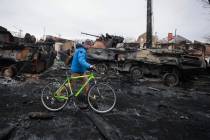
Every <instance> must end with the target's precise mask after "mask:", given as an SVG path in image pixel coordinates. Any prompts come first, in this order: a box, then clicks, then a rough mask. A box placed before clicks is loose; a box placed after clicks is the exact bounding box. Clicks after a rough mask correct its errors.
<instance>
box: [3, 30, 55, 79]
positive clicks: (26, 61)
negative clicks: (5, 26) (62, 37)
mask: <svg viewBox="0 0 210 140" xmlns="http://www.w3.org/2000/svg"><path fill="white" fill-rule="evenodd" d="M7 36H8V37H7ZM9 37H10V38H13V36H11V34H10V33H9V32H8V31H5V30H4V32H0V72H1V75H3V76H6V77H12V76H15V75H16V74H20V73H40V72H43V71H44V70H46V69H47V68H49V67H50V66H52V65H53V62H54V59H55V57H56V53H55V50H54V44H53V43H47V42H42V43H35V42H30V41H31V40H32V39H33V38H31V40H30V35H29V34H27V36H26V40H24V41H23V39H21V38H20V39H19V41H15V40H11V39H10V40H9V39H8V38H9Z"/></svg>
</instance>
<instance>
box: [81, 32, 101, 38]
mask: <svg viewBox="0 0 210 140" xmlns="http://www.w3.org/2000/svg"><path fill="white" fill-rule="evenodd" d="M81 34H83V35H89V36H93V37H100V36H98V35H92V34H88V33H83V32H81Z"/></svg>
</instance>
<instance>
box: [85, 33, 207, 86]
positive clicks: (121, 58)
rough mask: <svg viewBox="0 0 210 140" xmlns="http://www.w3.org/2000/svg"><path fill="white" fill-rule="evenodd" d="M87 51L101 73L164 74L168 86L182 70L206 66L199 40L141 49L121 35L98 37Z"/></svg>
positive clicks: (162, 76)
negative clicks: (124, 40) (165, 46)
mask: <svg viewBox="0 0 210 140" xmlns="http://www.w3.org/2000/svg"><path fill="white" fill-rule="evenodd" d="M96 42H101V44H103V45H104V47H101V46H100V47H97V45H96V43H95V44H94V46H93V48H91V49H89V51H88V59H89V61H90V62H91V63H92V64H95V65H96V67H97V69H98V71H99V72H100V73H101V74H106V75H109V74H110V73H111V72H113V71H114V72H127V73H129V74H130V76H131V77H132V78H133V80H138V79H140V78H142V77H143V76H144V75H153V76H156V77H161V78H163V79H164V82H165V83H166V84H167V85H169V86H176V85H178V84H179V81H180V78H181V77H182V72H183V71H185V70H194V69H200V68H206V63H205V49H204V46H202V45H199V44H185V45H182V46H181V47H180V48H176V49H171V50H169V49H162V48H151V49H140V46H139V44H138V43H123V38H122V37H118V36H111V35H108V34H106V36H101V37H99V38H98V39H97V40H96Z"/></svg>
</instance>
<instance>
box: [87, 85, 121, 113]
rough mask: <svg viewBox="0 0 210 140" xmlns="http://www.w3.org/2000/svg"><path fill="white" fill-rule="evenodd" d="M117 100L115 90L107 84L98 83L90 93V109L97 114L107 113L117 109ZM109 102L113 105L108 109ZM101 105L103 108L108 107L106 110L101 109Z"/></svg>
mask: <svg viewBox="0 0 210 140" xmlns="http://www.w3.org/2000/svg"><path fill="white" fill-rule="evenodd" d="M108 90H109V91H108ZM106 91H107V92H106ZM108 96H110V97H108ZM102 100H103V101H102ZM116 100H117V97H116V94H115V91H114V89H113V88H112V87H111V86H110V85H108V84H105V83H97V84H95V85H93V86H92V87H91V88H90V90H89V93H88V104H89V106H90V108H91V109H92V110H93V111H95V112H97V113H107V112H109V111H111V110H112V109H113V108H114V107H115V104H116ZM108 101H111V103H110V105H109V106H108V107H107V104H109V102H108ZM101 102H103V103H101ZM96 105H97V107H96ZM99 105H102V107H106V109H101V108H100V107H99Z"/></svg>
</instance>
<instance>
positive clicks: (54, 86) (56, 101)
mask: <svg viewBox="0 0 210 140" xmlns="http://www.w3.org/2000/svg"><path fill="white" fill-rule="evenodd" d="M60 87H61V84H60V83H59V82H58V81H54V82H51V83H49V84H48V85H47V86H45V87H44V89H43V90H42V95H41V101H42V104H43V105H44V107H45V108H46V109H48V110H50V111H59V110H61V109H62V108H64V106H65V105H66V103H67V101H68V98H69V97H68V90H67V88H66V86H65V85H64V86H62V87H61V90H60V91H59V92H58V93H55V92H56V91H57V90H58V89H59V88H60Z"/></svg>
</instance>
